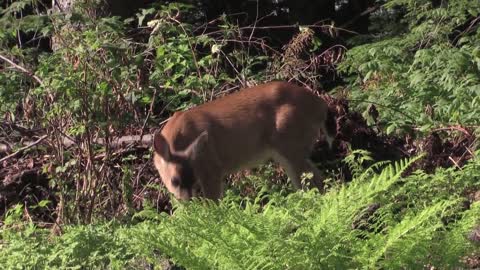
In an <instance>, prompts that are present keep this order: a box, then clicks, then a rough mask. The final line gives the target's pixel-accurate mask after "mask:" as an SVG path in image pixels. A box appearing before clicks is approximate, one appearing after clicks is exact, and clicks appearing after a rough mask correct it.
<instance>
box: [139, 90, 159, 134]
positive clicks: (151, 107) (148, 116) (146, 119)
mask: <svg viewBox="0 0 480 270" xmlns="http://www.w3.org/2000/svg"><path fill="white" fill-rule="evenodd" d="M156 97H157V88H156V87H155V90H154V91H153V98H152V102H150V108H149V109H148V113H147V117H145V121H143V126H142V129H141V133H140V140H141V139H142V137H143V132H144V131H145V127H146V126H147V122H148V119H149V118H150V115H151V114H152V111H153V103H155V98H156Z"/></svg>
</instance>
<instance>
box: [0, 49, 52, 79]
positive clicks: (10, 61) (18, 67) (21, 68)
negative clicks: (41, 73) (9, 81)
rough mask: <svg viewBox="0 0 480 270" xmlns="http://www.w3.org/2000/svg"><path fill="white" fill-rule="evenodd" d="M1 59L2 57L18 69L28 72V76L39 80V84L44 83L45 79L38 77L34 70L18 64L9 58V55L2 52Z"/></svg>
mask: <svg viewBox="0 0 480 270" xmlns="http://www.w3.org/2000/svg"><path fill="white" fill-rule="evenodd" d="M0 59H2V60H3V61H5V62H7V63H9V64H10V65H11V66H12V67H13V68H15V69H16V70H19V71H21V72H22V73H25V74H27V75H28V76H30V77H32V78H33V79H34V80H35V81H36V82H38V83H39V84H41V85H43V81H42V80H41V79H40V77H38V76H37V75H35V74H33V72H31V71H29V70H28V69H26V68H24V67H22V66H20V65H18V64H16V63H15V62H13V61H12V60H10V59H8V58H7V57H5V56H3V55H1V54H0Z"/></svg>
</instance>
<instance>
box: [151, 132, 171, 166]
mask: <svg viewBox="0 0 480 270" xmlns="http://www.w3.org/2000/svg"><path fill="white" fill-rule="evenodd" d="M153 150H155V152H156V153H157V154H158V155H160V156H161V157H162V159H164V160H169V159H170V147H169V146H168V142H167V140H165V137H163V135H162V134H160V131H157V132H155V135H154V136H153Z"/></svg>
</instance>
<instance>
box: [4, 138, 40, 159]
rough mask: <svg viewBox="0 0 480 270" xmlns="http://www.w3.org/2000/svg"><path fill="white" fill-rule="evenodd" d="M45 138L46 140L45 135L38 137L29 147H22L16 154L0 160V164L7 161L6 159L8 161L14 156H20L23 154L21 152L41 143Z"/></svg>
mask: <svg viewBox="0 0 480 270" xmlns="http://www.w3.org/2000/svg"><path fill="white" fill-rule="evenodd" d="M46 138H47V135H43V136H42V137H40V138H39V139H38V140H36V141H34V142H33V143H31V144H29V145H27V146H24V147H22V148H20V149H18V150H17V151H16V152H14V153H12V154H10V155H8V156H6V157H3V158H1V159H0V162H3V161H5V160H7V159H10V158H12V157H15V156H16V155H18V154H20V153H21V152H23V151H25V150H27V149H29V148H32V147H34V146H35V145H37V144H39V143H41V142H42V141H43V140H45V139H46Z"/></svg>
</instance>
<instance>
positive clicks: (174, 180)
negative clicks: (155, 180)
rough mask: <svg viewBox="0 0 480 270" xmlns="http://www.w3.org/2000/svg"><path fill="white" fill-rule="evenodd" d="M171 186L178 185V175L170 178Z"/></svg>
mask: <svg viewBox="0 0 480 270" xmlns="http://www.w3.org/2000/svg"><path fill="white" fill-rule="evenodd" d="M172 186H174V187H178V186H180V179H179V178H178V177H174V178H173V179H172Z"/></svg>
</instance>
